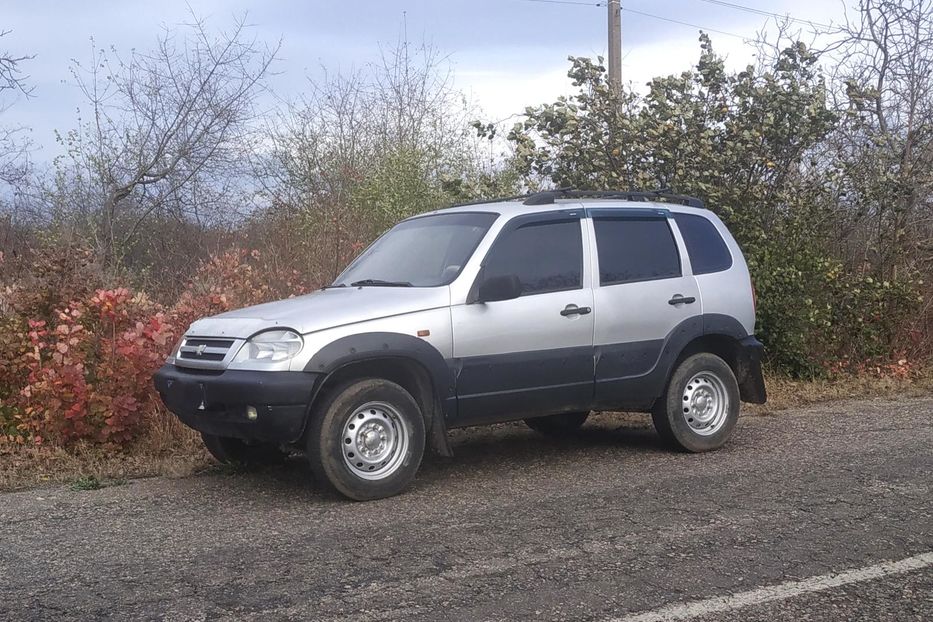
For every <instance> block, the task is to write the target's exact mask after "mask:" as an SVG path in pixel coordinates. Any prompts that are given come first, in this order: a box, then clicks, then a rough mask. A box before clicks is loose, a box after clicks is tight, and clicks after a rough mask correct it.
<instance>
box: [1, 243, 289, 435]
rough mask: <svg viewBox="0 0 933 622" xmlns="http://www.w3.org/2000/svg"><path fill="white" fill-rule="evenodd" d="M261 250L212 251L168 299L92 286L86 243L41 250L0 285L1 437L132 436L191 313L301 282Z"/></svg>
mask: <svg viewBox="0 0 933 622" xmlns="http://www.w3.org/2000/svg"><path fill="white" fill-rule="evenodd" d="M68 256H70V257H71V261H69V260H68ZM259 259H260V256H259V253H258V252H256V251H253V252H251V253H250V252H246V251H240V250H233V251H228V252H227V253H224V254H222V255H219V256H216V257H211V258H210V259H209V260H208V261H206V262H204V263H203V264H202V265H201V267H200V269H199V270H198V271H197V273H196V275H195V277H194V278H193V279H192V280H191V282H190V283H188V285H187V286H186V288H185V290H184V291H183V292H182V293H181V295H180V296H179V297H178V299H177V301H176V302H174V303H172V304H170V305H166V304H160V303H158V302H155V301H154V300H152V299H151V298H150V297H149V296H147V294H146V293H144V292H139V291H132V290H130V289H128V288H126V287H115V288H104V287H94V286H93V282H94V277H93V274H94V263H93V259H92V257H91V254H90V253H88V252H87V251H85V250H81V249H66V250H64V251H57V252H53V253H51V254H50V255H47V256H45V257H44V258H43V259H42V260H41V261H39V262H38V263H37V264H36V265H34V266H31V268H32V269H31V271H30V273H31V278H30V280H29V282H27V283H16V284H13V285H7V286H6V287H5V288H4V289H3V290H2V291H3V294H4V295H3V298H2V301H0V302H2V304H3V305H4V306H5V308H6V311H7V313H6V314H5V315H0V442H6V443H10V442H13V443H36V444H44V443H53V444H56V445H63V446H67V445H70V444H73V443H75V442H77V441H84V442H91V443H102V444H111V445H118V446H125V445H127V444H129V443H132V442H133V441H134V440H135V439H137V438H138V437H139V436H140V435H141V434H143V433H144V432H145V430H146V429H147V425H148V423H149V419H150V418H151V416H152V415H153V414H154V413H156V412H157V410H158V409H159V408H160V405H159V402H158V398H157V396H156V394H155V392H154V390H153V388H152V380H151V378H152V373H153V372H154V371H155V370H156V369H158V368H159V366H160V365H161V364H162V362H163V361H164V360H165V357H166V355H167V354H168V353H169V351H170V350H171V348H172V346H173V344H174V343H175V342H176V341H177V339H178V338H179V337H180V336H181V334H182V333H183V331H184V330H185V329H186V328H187V326H188V325H189V324H190V322H191V321H193V320H194V319H196V318H198V317H202V316H206V315H212V314H216V313H221V312H223V311H226V310H229V309H232V308H237V307H242V306H247V305H250V304H256V303H259V302H263V301H266V300H269V299H271V298H275V297H279V296H281V295H288V294H289V293H302V292H303V291H304V288H303V287H302V286H300V285H298V284H297V283H296V282H295V281H294V280H290V279H284V280H281V281H278V282H277V281H275V280H271V281H270V279H268V278H266V276H265V275H263V274H261V270H260V265H261V264H260V263H259ZM291 276H294V275H291ZM276 285H278V288H277V287H276ZM281 288H285V289H286V290H287V291H283V290H282V289H281Z"/></svg>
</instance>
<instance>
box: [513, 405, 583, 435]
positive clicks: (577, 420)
mask: <svg viewBox="0 0 933 622" xmlns="http://www.w3.org/2000/svg"><path fill="white" fill-rule="evenodd" d="M589 416H590V413H589V411H587V412H580V413H560V414H557V415H546V416H544V417H530V418H528V419H525V424H526V425H527V426H528V427H529V428H531V429H532V430H534V431H535V432H538V433H540V434H544V435H545V436H566V435H567V434H572V433H573V432H576V431H577V430H578V429H579V428H580V426H581V425H583V424H584V423H585V422H586V419H587V417H589Z"/></svg>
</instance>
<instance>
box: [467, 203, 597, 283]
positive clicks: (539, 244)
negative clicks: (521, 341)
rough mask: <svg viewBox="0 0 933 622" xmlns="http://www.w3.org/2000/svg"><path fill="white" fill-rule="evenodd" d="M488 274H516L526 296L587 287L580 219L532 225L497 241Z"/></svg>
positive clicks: (525, 226)
mask: <svg viewBox="0 0 933 622" xmlns="http://www.w3.org/2000/svg"><path fill="white" fill-rule="evenodd" d="M484 265H485V268H484V271H485V275H486V277H487V278H489V277H493V276H508V275H515V276H517V277H518V279H519V280H520V281H521V282H522V295H523V296H527V295H529V294H544V293H546V292H559V291H561V290H567V289H579V288H580V287H582V286H583V283H582V278H583V240H582V234H581V231H580V221H579V220H576V219H574V220H565V221H559V222H554V221H551V222H543V223H529V224H527V225H522V226H521V227H519V228H518V229H515V230H514V231H509V232H507V233H505V234H503V236H502V237H501V238H499V239H498V240H497V241H496V244H495V246H494V247H493V248H492V250H490V251H489V255H488V256H487V257H486V261H485V262H484Z"/></svg>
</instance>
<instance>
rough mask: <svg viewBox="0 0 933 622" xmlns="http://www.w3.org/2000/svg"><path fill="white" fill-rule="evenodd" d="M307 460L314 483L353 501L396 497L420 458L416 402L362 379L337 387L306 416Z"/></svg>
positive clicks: (390, 385)
mask: <svg viewBox="0 0 933 622" xmlns="http://www.w3.org/2000/svg"><path fill="white" fill-rule="evenodd" d="M312 416H313V420H312V425H311V430H310V432H309V434H308V461H309V462H310V464H311V470H312V471H313V472H314V475H315V477H316V478H317V479H318V481H320V482H326V483H329V484H330V485H331V486H333V487H334V488H335V489H336V490H337V491H338V492H340V493H341V494H343V495H344V496H346V497H349V498H350V499H354V500H356V501H366V500H370V499H382V498H384V497H390V496H392V495H395V494H398V493H399V492H401V491H402V490H404V489H405V488H406V487H407V486H408V485H409V484H410V483H411V481H412V479H414V477H415V473H416V472H417V471H418V467H419V466H420V465H421V458H422V456H423V455H424V445H425V425H424V418H423V416H422V414H421V409H420V408H419V407H418V403H417V402H416V401H415V399H414V398H413V397H412V396H411V394H410V393H408V391H406V390H405V389H404V388H402V387H401V386H399V385H397V384H395V383H394V382H389V381H388V380H382V379H379V378H367V379H364V380H356V381H352V382H349V383H347V384H344V385H342V386H340V387H337V388H336V389H335V390H334V391H332V392H331V393H330V396H329V397H328V398H327V399H326V400H325V401H324V403H323V404H322V405H321V408H320V409H319V410H316V412H314V413H313V414H312Z"/></svg>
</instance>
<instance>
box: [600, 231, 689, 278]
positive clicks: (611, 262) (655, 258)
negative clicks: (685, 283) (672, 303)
mask: <svg viewBox="0 0 933 622" xmlns="http://www.w3.org/2000/svg"><path fill="white" fill-rule="evenodd" d="M593 225H594V227H595V228H596V245H597V248H598V253H599V284H600V285H612V284H615V283H632V282H634V281H648V280H652V279H667V278H671V277H675V276H680V254H679V253H678V252H677V243H676V242H675V241H674V235H673V234H672V233H671V228H670V226H669V225H668V224H667V219H666V218H596V219H594V220H593Z"/></svg>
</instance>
